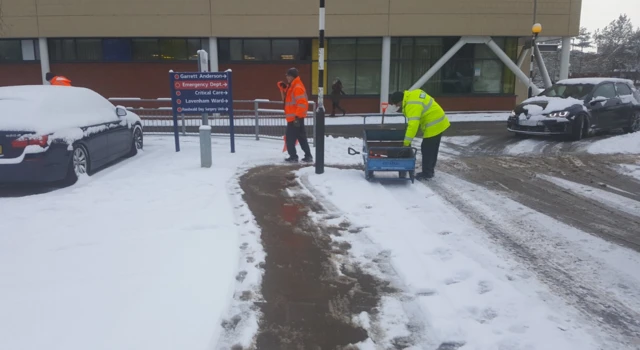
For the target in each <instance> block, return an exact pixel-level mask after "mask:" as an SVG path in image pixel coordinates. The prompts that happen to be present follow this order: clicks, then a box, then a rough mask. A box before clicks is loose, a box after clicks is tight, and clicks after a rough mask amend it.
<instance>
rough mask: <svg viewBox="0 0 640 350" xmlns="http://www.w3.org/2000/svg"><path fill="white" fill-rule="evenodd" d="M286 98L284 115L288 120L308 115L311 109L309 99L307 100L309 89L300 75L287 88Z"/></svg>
mask: <svg viewBox="0 0 640 350" xmlns="http://www.w3.org/2000/svg"><path fill="white" fill-rule="evenodd" d="M286 94H287V95H286V96H285V99H284V117H285V118H286V119H287V122H292V121H294V120H296V117H298V118H300V119H302V118H305V117H306V116H307V110H308V109H309V101H308V100H307V91H306V89H305V88H304V85H303V84H302V80H300V77H297V78H295V79H293V81H292V82H291V84H290V85H289V88H288V89H287V92H286Z"/></svg>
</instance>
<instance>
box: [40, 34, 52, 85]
mask: <svg viewBox="0 0 640 350" xmlns="http://www.w3.org/2000/svg"><path fill="white" fill-rule="evenodd" d="M38 47H39V49H40V70H41V71H42V84H44V85H48V84H49V82H48V81H47V78H46V77H45V76H46V75H47V73H48V72H50V71H51V68H50V67H49V45H47V38H38Z"/></svg>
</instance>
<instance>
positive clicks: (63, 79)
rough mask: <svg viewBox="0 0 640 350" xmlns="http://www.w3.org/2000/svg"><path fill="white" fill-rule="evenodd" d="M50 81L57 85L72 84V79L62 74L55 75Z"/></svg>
mask: <svg viewBox="0 0 640 350" xmlns="http://www.w3.org/2000/svg"><path fill="white" fill-rule="evenodd" d="M50 83H51V85H56V86H71V80H69V79H67V78H66V77H63V76H61V75H59V76H55V77H53V79H51V81H50Z"/></svg>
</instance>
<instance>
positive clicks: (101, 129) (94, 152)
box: [82, 123, 109, 169]
mask: <svg viewBox="0 0 640 350" xmlns="http://www.w3.org/2000/svg"><path fill="white" fill-rule="evenodd" d="M107 128H108V123H103V124H95V125H87V126H85V127H83V128H82V131H83V132H84V138H83V139H82V140H83V143H84V144H85V145H86V146H87V148H88V149H87V150H88V151H89V160H90V161H91V168H92V169H97V168H100V167H101V166H103V165H104V164H105V163H107V162H108V161H109V152H108V151H109V149H108V140H107V139H108V136H107V133H106V129H107Z"/></svg>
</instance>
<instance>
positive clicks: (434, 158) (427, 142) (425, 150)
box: [420, 134, 442, 176]
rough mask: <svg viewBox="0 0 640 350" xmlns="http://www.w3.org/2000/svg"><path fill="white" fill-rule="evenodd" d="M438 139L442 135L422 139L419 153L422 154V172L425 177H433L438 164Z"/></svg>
mask: <svg viewBox="0 0 640 350" xmlns="http://www.w3.org/2000/svg"><path fill="white" fill-rule="evenodd" d="M440 139H442V134H440V135H438V136H434V137H429V138H425V139H422V145H421V146H420V151H421V152H422V172H423V173H424V174H425V175H427V176H433V174H434V172H435V168H436V163H437V162H438V152H439V151H440Z"/></svg>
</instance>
